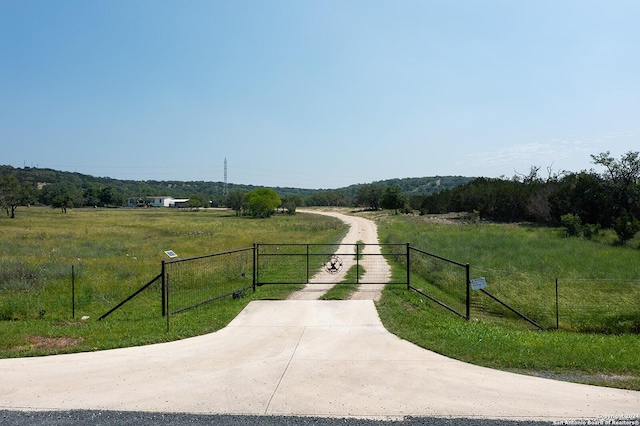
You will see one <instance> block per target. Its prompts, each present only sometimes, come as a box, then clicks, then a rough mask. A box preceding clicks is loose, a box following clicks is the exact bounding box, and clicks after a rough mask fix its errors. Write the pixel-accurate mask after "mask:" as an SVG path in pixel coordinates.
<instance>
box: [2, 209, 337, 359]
mask: <svg viewBox="0 0 640 426" xmlns="http://www.w3.org/2000/svg"><path fill="white" fill-rule="evenodd" d="M346 231H347V228H346V225H344V224H343V223H342V222H341V221H339V220H337V219H334V218H329V217H326V216H319V215H302V214H299V215H293V216H287V215H276V216H275V217H272V218H270V219H249V218H245V217H236V216H235V215H234V213H233V212H231V211H219V210H201V211H187V210H184V211H183V210H176V209H140V210H130V209H76V210H69V212H68V213H67V214H61V213H60V211H59V210H52V209H48V208H29V209H21V210H20V211H19V214H18V215H17V217H16V218H15V219H4V218H3V219H2V220H0V235H1V237H2V238H1V242H0V250H1V251H2V253H3V255H2V258H1V260H0V335H1V336H2V339H1V341H0V357H17V356H33V355H44V354H51V353H63V352H77V351H90V350H98V349H107V348H114V347H121V346H131V345H140V344H147V343H152V342H162V341H169V340H175V339H179V338H183V337H187V336H193V335H197V334H203V333H207V332H211V331H215V330H218V329H220V328H221V327H224V326H225V325H226V324H227V323H228V322H229V321H230V320H231V319H233V317H234V316H235V315H237V313H238V312H240V311H241V310H242V309H243V308H244V306H246V304H247V303H248V302H249V300H252V299H262V298H267V299H271V298H275V299H277V298H283V297H286V295H287V294H288V293H290V292H291V291H293V290H295V289H296V287H295V286H263V287H260V288H259V289H258V290H257V291H256V292H255V293H253V292H252V291H249V292H248V293H247V294H246V297H244V298H240V299H232V298H231V297H228V298H224V299H221V300H219V301H216V302H213V303H210V304H208V305H205V306H202V307H200V308H197V309H192V310H189V311H185V312H183V313H180V314H178V315H172V316H171V318H170V319H171V322H170V327H169V331H168V332H167V322H166V320H165V318H163V317H162V316H161V309H162V304H161V289H160V286H159V284H154V285H152V286H151V287H150V288H148V289H147V290H145V291H144V292H142V293H141V294H140V295H139V296H137V297H136V298H135V299H133V300H132V301H131V302H129V303H127V304H126V305H125V306H123V308H121V309H119V310H117V311H115V312H114V313H113V314H111V315H110V316H109V317H107V318H106V319H105V320H103V321H97V319H98V318H99V317H100V316H101V315H103V314H104V313H106V312H107V311H108V310H109V309H111V308H112V307H114V306H115V305H116V304H118V303H119V302H120V301H122V300H124V299H125V298H126V297H127V296H129V295H130V294H132V293H133V292H134V291H136V290H137V289H138V288H140V287H142V286H143V285H144V284H146V283H147V282H149V281H150V280H151V279H152V278H154V277H155V276H157V275H158V274H159V273H160V270H161V262H162V260H168V259H169V258H168V257H167V256H166V255H165V253H164V251H165V250H173V251H175V252H176V253H177V254H178V255H179V256H180V257H182V258H186V257H192V256H199V255H204V254H210V253H218V252H224V251H228V250H234V249H238V248H244V247H251V246H252V245H253V243H292V242H299V241H301V240H302V241H305V242H309V243H323V244H325V243H326V244H329V243H336V242H338V241H340V240H341V239H342V237H343V236H344V234H345V233H346ZM72 265H73V268H74V272H75V283H74V284H75V285H74V286H75V317H74V315H73V310H72V309H73V303H74V300H72V294H74V293H72V274H71V270H72ZM83 317H89V318H88V319H86V320H83V319H82V318H83Z"/></svg>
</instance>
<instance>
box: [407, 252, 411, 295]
mask: <svg viewBox="0 0 640 426" xmlns="http://www.w3.org/2000/svg"><path fill="white" fill-rule="evenodd" d="M410 252H411V250H410V248H409V243H407V290H410V289H411V256H410V255H409V253H410Z"/></svg>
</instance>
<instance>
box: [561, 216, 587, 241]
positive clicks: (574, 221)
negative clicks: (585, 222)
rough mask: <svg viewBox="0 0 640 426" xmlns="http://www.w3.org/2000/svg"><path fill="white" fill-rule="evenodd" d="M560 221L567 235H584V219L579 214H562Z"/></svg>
mask: <svg viewBox="0 0 640 426" xmlns="http://www.w3.org/2000/svg"><path fill="white" fill-rule="evenodd" d="M560 222H561V223H562V226H564V228H565V230H566V233H567V237H579V236H580V235H582V220H581V219H580V216H578V215H577V214H571V213H567V214H565V215H562V216H560Z"/></svg>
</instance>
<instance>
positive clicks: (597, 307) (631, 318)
mask: <svg viewBox="0 0 640 426" xmlns="http://www.w3.org/2000/svg"><path fill="white" fill-rule="evenodd" d="M472 270H473V269H472ZM473 271H474V273H477V272H480V273H481V274H483V275H486V281H487V290H488V291H490V292H491V293H492V294H494V295H496V296H497V297H499V298H501V299H504V300H507V301H508V303H509V305H510V306H512V307H513V308H514V309H517V310H518V311H521V312H523V313H525V314H526V315H527V316H528V317H530V318H531V319H532V320H534V321H535V322H536V323H538V324H540V325H541V327H542V328H544V329H562V330H568V331H575V332H581V333H607V334H619V333H640V279H638V280H612V279H589V278H566V277H565V278H551V277H542V276H532V275H527V274H519V275H518V274H517V273H510V272H509V271H498V270H481V271H478V270H473ZM471 306H472V310H473V312H474V314H476V315H491V316H498V317H507V316H510V315H512V313H511V312H509V311H508V310H507V309H505V308H504V307H502V306H500V304H498V303H495V301H494V300H491V298H488V297H484V295H482V294H480V292H472V297H471Z"/></svg>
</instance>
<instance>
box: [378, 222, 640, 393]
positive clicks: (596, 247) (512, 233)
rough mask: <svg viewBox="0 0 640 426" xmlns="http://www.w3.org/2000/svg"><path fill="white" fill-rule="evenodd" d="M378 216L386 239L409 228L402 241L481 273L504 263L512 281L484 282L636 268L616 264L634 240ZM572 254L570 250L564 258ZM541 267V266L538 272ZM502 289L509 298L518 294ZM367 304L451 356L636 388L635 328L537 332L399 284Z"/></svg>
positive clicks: (626, 272)
mask: <svg viewBox="0 0 640 426" xmlns="http://www.w3.org/2000/svg"><path fill="white" fill-rule="evenodd" d="M380 222H381V226H379V228H378V229H379V234H380V236H381V238H382V239H383V240H385V239H387V242H388V241H389V240H391V241H394V240H395V239H404V238H408V236H409V235H411V236H413V238H412V239H411V241H416V243H415V244H422V245H423V248H424V249H428V250H431V251H432V252H434V253H437V254H441V255H445V256H449V257H452V258H453V259H457V260H460V261H468V262H470V263H471V264H472V268H473V264H474V263H475V265H476V268H478V269H483V272H485V273H490V272H493V271H495V270H498V271H500V270H502V269H505V268H506V269H509V270H510V274H509V275H508V277H510V279H511V280H513V281H510V282H509V281H508V279H507V278H506V275H501V274H500V273H496V274H494V275H491V277H492V278H491V281H490V282H495V281H498V280H501V281H508V282H507V283H504V284H503V286H504V287H505V288H507V287H522V286H523V282H524V284H526V280H539V279H541V278H540V277H544V279H545V280H546V279H553V276H554V275H556V274H565V275H567V274H568V275H578V274H584V275H583V276H595V277H596V279H597V278H599V277H602V276H603V275H606V276H608V277H610V278H615V279H617V280H622V281H624V280H628V279H629V278H630V277H632V276H635V277H636V278H637V277H638V276H639V275H640V274H638V273H637V272H638V271H637V266H632V267H628V266H627V267H622V266H623V265H624V264H625V262H628V261H629V260H630V258H632V257H635V258H637V251H634V249H630V248H615V247H609V246H604V245H603V244H601V243H594V242H589V241H586V240H578V239H566V238H564V239H563V238H560V237H559V236H558V235H557V234H556V233H555V231H553V230H548V229H532V228H528V227H517V226H507V225H486V226H483V225H471V226H460V225H447V224H439V225H437V224H433V223H426V222H424V221H421V220H419V219H418V220H416V219H415V218H402V217H398V218H395V217H386V218H382V219H380ZM415 244H412V245H415ZM489 248H491V249H489ZM576 253H577V254H579V259H576V258H575V257H574V256H575V255H576ZM603 253H610V254H609V256H611V258H609V257H606V256H605V258H603ZM614 258H615V259H614ZM612 264H613V266H612ZM635 264H636V265H637V262H636V263H635ZM616 266H617V267H616ZM393 269H394V274H399V276H401V274H406V272H405V269H404V267H401V266H399V265H394V267H393ZM549 269H551V270H552V273H551V274H549V273H547V272H548V270H549ZM603 269H604V271H603ZM505 294H508V296H505V297H509V298H511V300H513V299H515V298H516V297H517V296H518V293H505ZM578 295H579V294H578ZM522 297H523V298H525V300H520V301H518V303H519V304H520V305H521V306H524V307H525V308H526V307H527V306H529V307H531V305H532V304H535V303H537V301H536V299H535V298H531V297H530V295H527V294H526V293H525V294H524V295H522ZM527 297H528V299H526V298H527ZM629 297H632V298H633V299H632V300H631V303H632V306H633V303H634V300H636V298H637V293H634V294H632V295H631V296H629ZM627 302H629V301H628V300H627ZM635 306H636V307H637V306H638V305H637V304H635ZM377 307H378V311H379V314H380V317H381V319H382V321H383V323H384V324H385V327H386V328H387V329H388V330H389V331H391V332H392V333H394V334H396V335H398V336H399V337H401V338H403V339H406V340H408V341H411V342H413V343H415V344H417V345H419V346H421V347H424V348H427V349H430V350H433V351H435V352H438V353H440V354H442V355H445V356H448V357H451V358H454V359H458V360H461V361H465V362H469V363H473V364H476V365H481V366H485V367H490V368H496V369H501V370H505V371H512V372H518V373H523V374H529V375H535V376H541V377H549V378H556V379H560V380H567V381H574V382H579V383H588V384H594V385H603V386H610V387H618V388H624V389H633V390H640V357H638V356H637V348H639V347H640V335H638V334H637V333H618V334H604V333H580V332H576V331H573V330H562V329H560V330H547V331H538V330H532V329H531V328H530V327H528V326H527V325H526V324H525V323H524V322H523V321H519V320H517V319H514V318H513V317H509V316H508V315H504V314H500V315H495V312H487V311H480V310H478V309H474V310H472V315H471V320H470V321H467V320H464V319H462V318H460V317H457V316H455V315H453V314H451V313H450V312H448V311H446V310H444V309H443V308H441V307H439V306H437V305H436V304H434V303H433V302H431V301H429V300H427V299H425V298H423V297H421V296H420V295H418V294H417V293H415V292H413V291H409V290H407V289H406V286H402V285H388V286H387V287H386V289H385V291H384V292H383V295H382V299H381V301H380V302H379V303H378V305H377ZM590 314H592V315H599V314H598V313H597V312H591V313H590ZM600 320H602V318H595V319H594V321H600Z"/></svg>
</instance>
